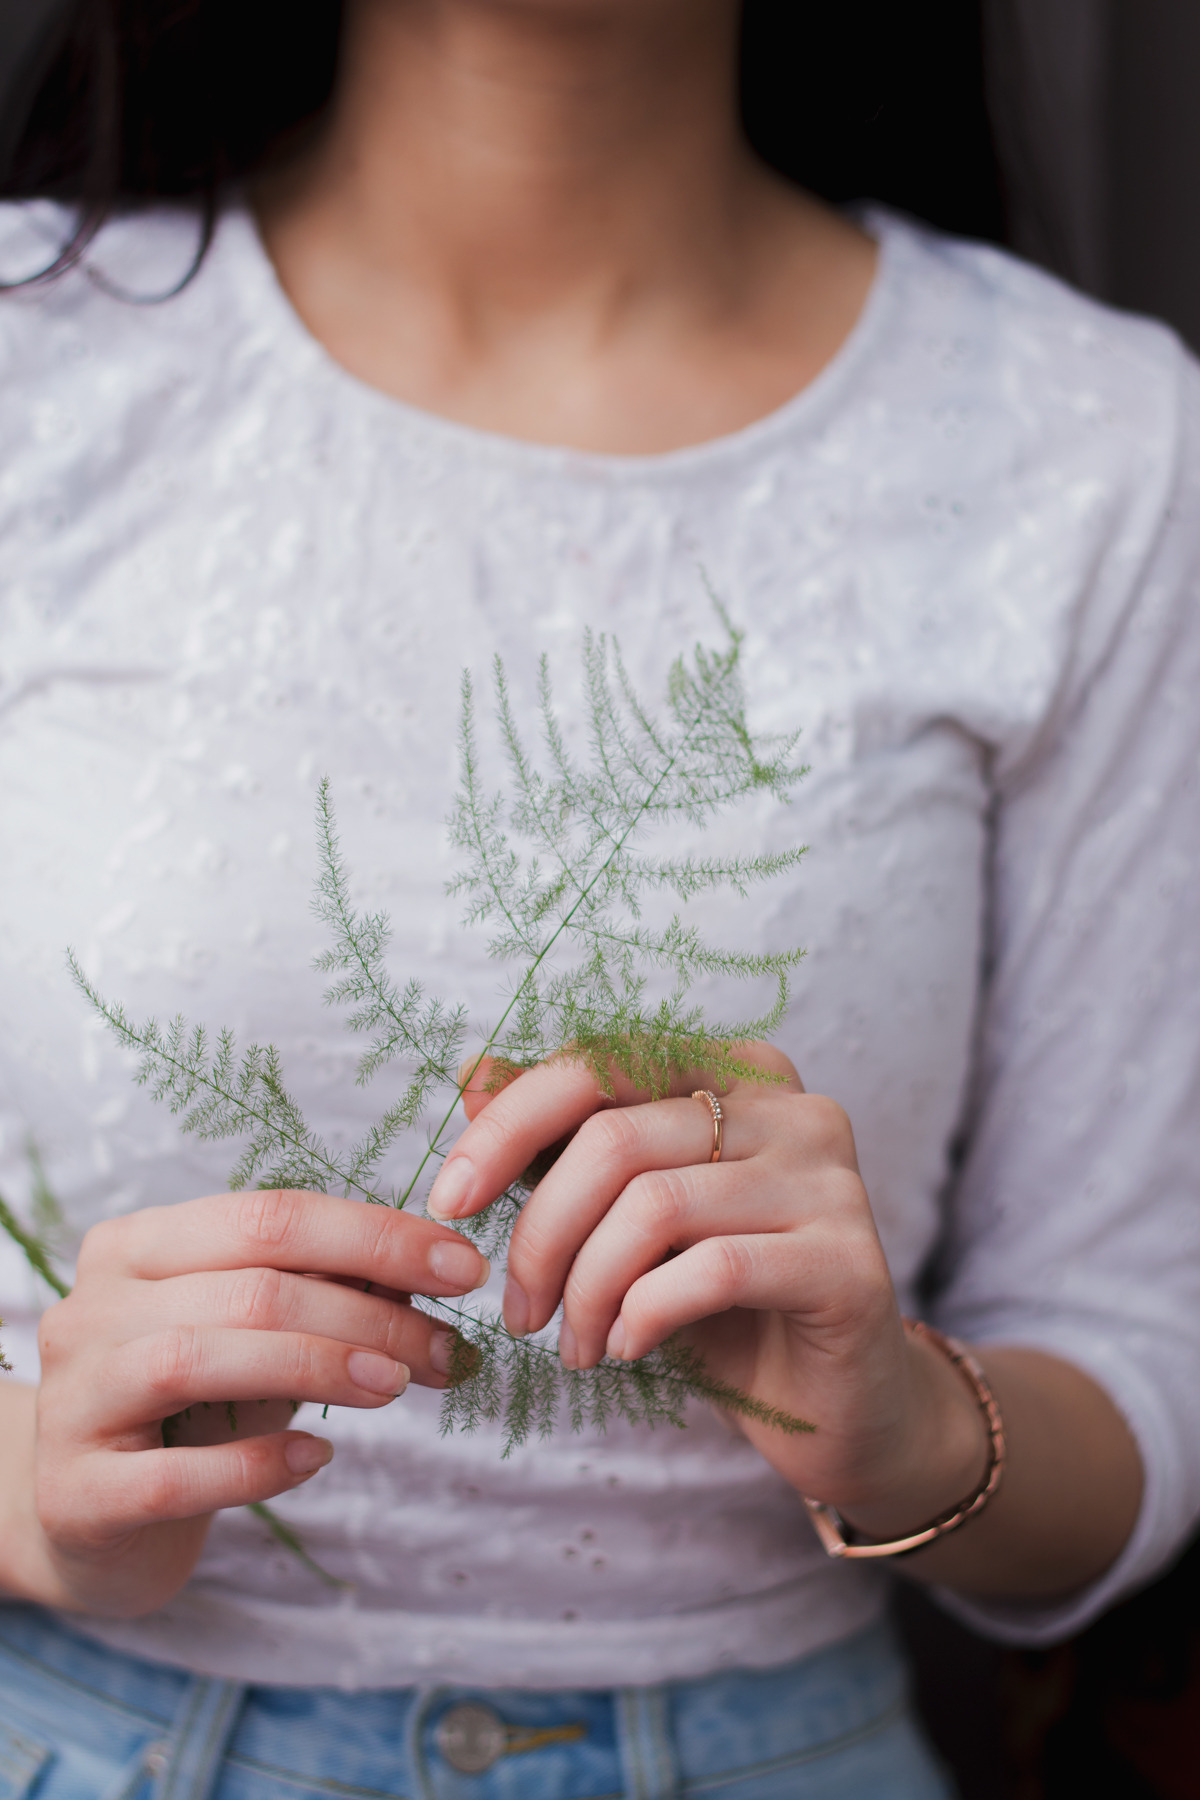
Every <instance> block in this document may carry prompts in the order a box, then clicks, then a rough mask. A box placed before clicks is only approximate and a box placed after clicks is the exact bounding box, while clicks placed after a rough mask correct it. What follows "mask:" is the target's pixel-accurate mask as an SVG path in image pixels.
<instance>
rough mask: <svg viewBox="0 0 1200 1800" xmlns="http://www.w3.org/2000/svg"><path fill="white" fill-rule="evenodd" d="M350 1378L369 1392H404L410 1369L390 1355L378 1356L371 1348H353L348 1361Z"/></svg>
mask: <svg viewBox="0 0 1200 1800" xmlns="http://www.w3.org/2000/svg"><path fill="white" fill-rule="evenodd" d="M346 1367H347V1369H348V1370H349V1372H350V1379H351V1381H352V1382H353V1383H354V1385H355V1386H356V1387H360V1388H366V1390H367V1392H368V1393H369V1394H392V1395H398V1394H402V1393H403V1392H404V1390H405V1388H406V1387H407V1386H408V1370H407V1369H406V1368H405V1366H404V1364H403V1363H398V1362H393V1361H392V1359H391V1357H390V1356H376V1355H375V1353H374V1352H373V1351H371V1350H352V1351H351V1352H350V1355H349V1357H348V1358H347V1361H346Z"/></svg>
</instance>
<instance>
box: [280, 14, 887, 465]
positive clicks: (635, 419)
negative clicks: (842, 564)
mask: <svg viewBox="0 0 1200 1800" xmlns="http://www.w3.org/2000/svg"><path fill="white" fill-rule="evenodd" d="M736 39H737V7H736V4H734V0H352V3H351V5H350V6H349V8H348V13H347V25H346V35H345V39H344V46H343V58H342V72H341V77H340V81H339V88H338V92H337V95H336V97H335V102H334V105H333V108H332V111H331V114H330V117H329V120H328V122H327V124H326V126H325V127H324V129H323V131H322V132H321V134H320V136H319V138H318V139H317V140H316V141H315V142H314V143H313V145H312V146H311V147H310V148H309V149H308V150H307V151H306V152H305V154H304V155H303V156H302V157H299V158H298V159H297V160H296V161H295V162H294V163H293V164H292V165H291V166H290V167H289V168H288V169H286V170H284V171H281V172H280V173H279V174H278V175H277V176H275V177H273V178H272V179H271V180H269V181H267V182H264V183H263V185H262V188H261V190H260V193H259V195H258V205H259V212H260V216H261V218H262V223H263V230H264V236H265V239H266V242H267V246H268V249H269V251H270V253H271V255H272V257H273V259H274V261H275V263H276V266H277V268H278V270H279V273H280V277H281V279H282V281H283V284H284V286H285V288H286V289H287V291H288V292H289V294H290V296H291V298H292V300H293V302H294V304H295V305H296V307H297V310H298V311H299V312H300V314H301V316H302V317H303V318H304V319H305V321H306V323H307V324H308V325H309V326H310V328H311V329H312V330H313V331H314V332H315V334H316V335H317V336H318V337H319V338H321V339H322V340H323V341H324V342H325V344H326V345H327V346H328V348H329V349H330V351H331V352H332V354H333V355H334V356H335V357H337V358H338V359H339V360H340V361H341V362H343V363H344V364H345V365H346V366H347V367H348V368H349V369H351V370H352V372H354V373H355V374H357V375H359V376H360V377H361V378H362V379H364V380H366V381H368V382H371V383H372V384H373V385H375V386H378V387H381V388H383V389H385V390H387V391H389V392H391V393H394V394H396V395H398V396H399V397H400V398H403V399H406V400H409V401H411V402H413V403H415V404H417V405H423V406H426V407H429V408H430V409H431V410H434V411H437V412H442V413H445V414H447V415H449V416H452V417H456V418H459V419H461V420H463V421H464V422H467V423H472V424H477V425H481V426H484V427H486V428H490V429H493V430H499V431H505V432H509V433H511V434H512V435H515V436H520V437H532V438H539V439H545V440H549V441H555V442H566V443H575V444H579V445H580V446H581V447H586V448H591V449H597V450H618V451H620V450H635V451H636V450H660V449H669V448H672V447H674V446H675V445H676V444H678V443H682V442H689V441H695V440H696V439H697V438H703V437H706V436H713V435H719V434H720V433H721V432H723V431H726V430H731V429H736V428H737V426H738V425H741V424H745V423H746V422H748V420H749V419H750V418H753V417H755V416H757V415H758V414H759V413H761V412H764V411H769V410H771V408H772V407H773V406H775V405H778V404H779V403H780V402H781V401H782V400H783V399H785V398H786V397H787V395H788V394H789V393H791V392H794V391H795V390H796V389H797V388H799V387H801V386H803V385H804V383H805V381H806V380H808V379H810V378H811V376H812V374H814V373H815V372H816V370H817V369H818V368H819V367H820V366H821V365H822V363H823V362H824V361H826V360H827V359H828V357H829V355H831V354H832V353H833V352H834V350H836V348H837V345H838V344H839V343H840V342H841V341H842V339H843V338H844V336H845V334H846V331H847V330H848V329H849V327H850V325H851V324H852V322H853V319H854V317H855V316H856V315H857V312H858V310H859V308H860V306H861V303H862V297H863V294H864V293H865V290H866V287H867V285H869V281H870V269H871V252H870V247H869V246H868V245H866V244H865V241H864V240H862V239H861V237H860V236H859V234H857V233H856V232H854V231H852V229H851V228H850V227H848V226H846V225H844V224H843V223H842V222H841V221H839V220H837V219H835V218H833V217H832V216H831V215H829V214H827V213H825V212H824V211H823V210H821V209H819V208H818V207H816V206H815V205H814V204H812V203H811V202H805V201H804V200H803V199H802V198H801V197H800V196H798V195H796V194H794V193H793V192H792V191H791V190H789V189H786V188H785V187H784V186H783V185H782V184H781V183H779V182H777V181H776V180H775V178H774V177H772V176H771V175H770V174H769V173H768V172H767V171H765V170H764V169H763V168H762V167H761V166H760V165H759V164H758V163H757V162H756V161H755V159H754V158H753V156H752V154H751V153H750V151H749V150H748V148H747V147H746V146H745V145H744V143H743V142H742V139H741V137H740V133H739V130H738V125H737V115H736V96H735V86H736ZM798 325H799V326H800V328H799V329H798V328H797V327H798Z"/></svg>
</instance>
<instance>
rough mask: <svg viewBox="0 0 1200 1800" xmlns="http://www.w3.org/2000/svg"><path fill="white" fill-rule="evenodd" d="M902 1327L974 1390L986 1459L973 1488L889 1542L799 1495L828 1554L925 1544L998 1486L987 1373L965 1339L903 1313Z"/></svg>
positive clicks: (1002, 1456) (996, 1433) (887, 1552)
mask: <svg viewBox="0 0 1200 1800" xmlns="http://www.w3.org/2000/svg"><path fill="white" fill-rule="evenodd" d="M904 1324H905V1327H906V1329H907V1330H908V1331H910V1332H911V1333H912V1335H913V1336H914V1337H918V1338H924V1339H925V1340H926V1342H927V1343H930V1344H932V1345H933V1346H934V1348H935V1349H937V1350H940V1351H941V1352H942V1354H943V1356H946V1357H948V1358H949V1360H950V1361H951V1362H952V1363H953V1364H954V1366H955V1368H956V1369H957V1370H958V1372H959V1374H960V1375H961V1376H962V1378H963V1380H964V1381H965V1382H966V1384H967V1386H968V1387H969V1388H970V1390H971V1393H972V1394H973V1395H974V1398H975V1404H976V1405H977V1406H978V1408H979V1410H980V1412H981V1413H982V1415H983V1422H984V1424H985V1425H986V1426H987V1434H988V1460H987V1467H986V1469H985V1470H984V1472H983V1478H982V1480H981V1481H980V1483H979V1486H978V1487H977V1488H976V1489H975V1492H974V1493H973V1494H970V1495H968V1497H967V1499H965V1500H963V1501H961V1502H960V1503H959V1504H958V1505H957V1506H953V1507H951V1508H950V1509H949V1511H948V1512H944V1513H941V1514H939V1516H938V1517H937V1518H936V1519H934V1520H933V1522H932V1523H931V1524H929V1525H926V1526H925V1528H924V1530H922V1531H915V1532H913V1533H912V1535H911V1536H910V1537H902V1538H895V1539H893V1540H892V1541H891V1542H890V1543H886V1544H872V1543H869V1542H868V1543H858V1542H855V1541H853V1539H852V1538H851V1537H850V1535H849V1533H850V1531H851V1527H850V1526H848V1525H846V1523H845V1522H844V1521H843V1519H842V1518H841V1515H840V1514H839V1513H838V1511H837V1509H836V1507H833V1506H827V1505H825V1503H824V1502H823V1501H821V1500H810V1499H809V1498H808V1495H807V1494H805V1495H803V1496H802V1498H803V1500H804V1504H805V1506H806V1507H807V1508H808V1516H809V1518H810V1519H811V1520H812V1522H813V1525H814V1526H815V1528H816V1533H817V1536H818V1537H819V1538H820V1540H821V1548H822V1549H823V1550H824V1551H825V1554H826V1555H827V1556H836V1557H845V1558H858V1557H862V1558H866V1557H884V1556H907V1555H908V1554H909V1552H910V1551H912V1550H920V1549H921V1548H922V1546H923V1545H925V1544H932V1543H933V1541H934V1539H935V1538H940V1537H945V1536H946V1535H947V1534H948V1533H949V1532H951V1531H957V1530H958V1528H959V1526H960V1525H965V1524H966V1522H967V1520H968V1519H973V1518H974V1517H975V1515H976V1513H979V1512H982V1511H983V1509H984V1507H985V1506H986V1505H987V1503H988V1501H989V1500H990V1499H991V1497H992V1495H993V1494H994V1493H995V1492H996V1489H997V1488H998V1487H999V1486H1000V1481H1001V1478H1002V1477H1003V1474H1004V1464H1005V1461H1006V1458H1007V1447H1006V1444H1005V1441H1004V1420H1003V1419H1002V1418H1001V1416H1000V1408H999V1406H998V1405H997V1403H996V1396H995V1395H994V1394H993V1393H992V1390H991V1388H990V1387H989V1386H988V1380H987V1376H986V1375H985V1374H984V1372H983V1370H982V1369H981V1368H980V1366H979V1364H978V1362H977V1361H976V1360H975V1358H974V1357H973V1356H972V1355H971V1352H970V1351H969V1350H968V1349H967V1347H966V1345H965V1344H960V1343H959V1342H958V1340H957V1339H956V1338H950V1337H943V1335H942V1333H941V1332H940V1331H935V1330H934V1329H933V1326H932V1325H926V1324H924V1323H923V1322H922V1321H921V1320H919V1319H905V1321H904Z"/></svg>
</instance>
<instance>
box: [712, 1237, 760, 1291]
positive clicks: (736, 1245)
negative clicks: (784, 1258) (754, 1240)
mask: <svg viewBox="0 0 1200 1800" xmlns="http://www.w3.org/2000/svg"><path fill="white" fill-rule="evenodd" d="M701 1255H702V1257H703V1261H704V1266H705V1270H706V1273H707V1275H708V1278H709V1280H710V1281H711V1283H712V1284H713V1286H714V1287H715V1288H716V1289H717V1291H718V1292H719V1293H721V1294H722V1295H731V1296H732V1295H737V1294H740V1293H742V1292H743V1290H744V1289H745V1288H746V1286H747V1284H748V1283H749V1280H750V1276H751V1272H752V1257H751V1253H750V1247H749V1245H748V1244H747V1243H746V1242H745V1240H744V1239H742V1238H734V1237H721V1238H708V1239H707V1240H706V1241H705V1243H704V1244H703V1246H702V1247H701Z"/></svg>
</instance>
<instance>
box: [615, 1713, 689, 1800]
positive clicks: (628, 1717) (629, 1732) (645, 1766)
mask: <svg viewBox="0 0 1200 1800" xmlns="http://www.w3.org/2000/svg"><path fill="white" fill-rule="evenodd" d="M616 1707H617V1744H618V1747H619V1749H620V1754H621V1773H622V1777H623V1779H624V1784H625V1796H624V1800H677V1796H678V1793H679V1779H678V1775H677V1772H676V1767H675V1744H674V1739H673V1737H672V1733H671V1724H670V1720H669V1718H668V1716H667V1694H666V1689H665V1688H663V1687H643V1688H618V1690H617V1694H616Z"/></svg>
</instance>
